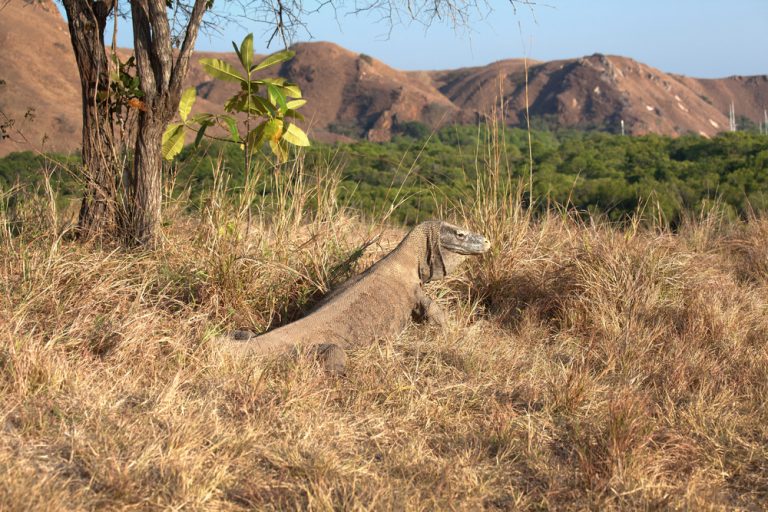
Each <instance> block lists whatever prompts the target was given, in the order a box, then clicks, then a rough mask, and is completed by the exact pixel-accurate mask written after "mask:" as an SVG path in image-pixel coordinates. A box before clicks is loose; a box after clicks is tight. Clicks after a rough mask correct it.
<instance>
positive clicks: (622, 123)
mask: <svg viewBox="0 0 768 512" xmlns="http://www.w3.org/2000/svg"><path fill="white" fill-rule="evenodd" d="M621 134H622V135H624V120H623V119H622V120H621Z"/></svg>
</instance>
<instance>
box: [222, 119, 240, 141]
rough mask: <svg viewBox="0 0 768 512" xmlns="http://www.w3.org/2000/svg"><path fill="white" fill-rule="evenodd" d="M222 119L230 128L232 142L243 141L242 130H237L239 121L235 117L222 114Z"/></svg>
mask: <svg viewBox="0 0 768 512" xmlns="http://www.w3.org/2000/svg"><path fill="white" fill-rule="evenodd" d="M220 119H221V120H222V121H224V122H225V123H226V124H227V128H229V134H230V135H231V136H232V142H241V141H240V132H239V131H238V130H237V121H235V118H234V117H230V116H221V117H220Z"/></svg>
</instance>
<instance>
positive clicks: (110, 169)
mask: <svg viewBox="0 0 768 512" xmlns="http://www.w3.org/2000/svg"><path fill="white" fill-rule="evenodd" d="M63 4H64V8H65V10H66V12H67V23H68V25H69V35H70V39H71V41H72V49H73V50H74V53H75V59H76V61H77V69H78V72H79V74H80V89H81V97H82V102H83V148H82V160H83V176H84V178H85V191H84V193H83V200H82V203H81V205H80V213H79V216H78V234H79V236H80V237H81V238H82V239H91V238H94V237H97V236H100V235H101V234H103V233H104V231H105V229H106V227H107V225H109V224H111V223H112V222H113V221H114V220H115V219H114V215H115V178H116V174H115V173H116V162H115V158H114V157H113V148H114V145H113V142H114V141H113V136H112V127H111V126H110V114H109V106H108V104H107V102H105V101H99V100H98V98H97V94H98V93H99V92H100V91H107V90H108V87H109V70H108V64H107V53H106V49H105V47H104V27H105V26H106V21H107V17H108V16H109V14H110V13H111V11H112V6H113V4H112V2H111V0H106V1H98V2H91V1H90V0H63Z"/></svg>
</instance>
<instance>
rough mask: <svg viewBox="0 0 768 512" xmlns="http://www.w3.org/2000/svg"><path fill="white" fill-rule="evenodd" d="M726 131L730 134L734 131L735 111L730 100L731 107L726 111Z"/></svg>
mask: <svg viewBox="0 0 768 512" xmlns="http://www.w3.org/2000/svg"><path fill="white" fill-rule="evenodd" d="M728 129H729V130H730V131H732V132H735V131H736V109H735V108H734V106H733V100H731V107H730V109H729V110H728Z"/></svg>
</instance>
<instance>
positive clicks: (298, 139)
mask: <svg viewBox="0 0 768 512" xmlns="http://www.w3.org/2000/svg"><path fill="white" fill-rule="evenodd" d="M283 140H285V141H287V142H290V143H291V144H293V145H294V146H309V137H307V134H306V133H304V130H302V129H301V128H299V127H298V126H296V125H295V124H293V123H291V124H289V125H288V128H286V129H285V131H284V132H283Z"/></svg>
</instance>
